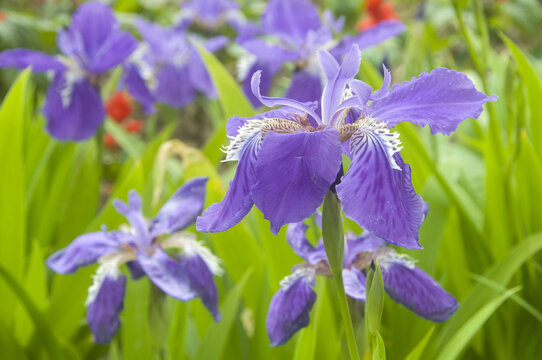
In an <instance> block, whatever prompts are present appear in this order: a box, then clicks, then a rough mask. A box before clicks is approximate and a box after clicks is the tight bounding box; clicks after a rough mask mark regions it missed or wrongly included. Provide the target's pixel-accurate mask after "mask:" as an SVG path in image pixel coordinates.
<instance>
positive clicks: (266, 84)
mask: <svg viewBox="0 0 542 360" xmlns="http://www.w3.org/2000/svg"><path fill="white" fill-rule="evenodd" d="M256 71H261V74H262V76H261V78H260V85H259V86H260V91H261V92H262V93H263V94H267V93H269V90H270V89H271V85H272V84H273V73H272V72H271V70H270V67H269V66H268V65H267V64H266V63H264V62H261V61H256V62H254V64H252V66H251V67H250V68H249V69H248V71H247V75H246V77H245V78H244V80H243V84H242V87H243V93H244V94H245V96H246V97H247V99H248V101H250V103H251V104H252V106H253V107H254V108H258V107H260V106H261V104H262V103H261V102H260V100H259V99H258V98H257V97H256V96H254V94H253V93H252V74H254V73H255V72H256Z"/></svg>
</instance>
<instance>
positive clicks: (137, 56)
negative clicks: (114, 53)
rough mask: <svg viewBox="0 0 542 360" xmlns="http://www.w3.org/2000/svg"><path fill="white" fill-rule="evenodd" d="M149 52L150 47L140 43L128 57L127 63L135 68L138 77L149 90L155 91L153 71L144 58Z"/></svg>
mask: <svg viewBox="0 0 542 360" xmlns="http://www.w3.org/2000/svg"><path fill="white" fill-rule="evenodd" d="M149 52H150V47H149V45H147V44H146V43H141V44H140V45H139V46H138V47H137V49H136V50H135V51H134V52H133V53H132V55H130V57H129V59H128V62H129V63H131V64H133V65H134V66H135V67H136V68H137V72H138V73H139V76H141V78H142V79H143V81H144V82H145V84H146V85H147V86H148V87H149V89H151V90H155V89H156V86H157V84H158V83H157V81H156V77H155V74H154V70H153V68H152V66H151V65H150V64H149V62H148V61H146V60H145V56H147V54H148V53H149Z"/></svg>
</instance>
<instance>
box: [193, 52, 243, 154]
mask: <svg viewBox="0 0 542 360" xmlns="http://www.w3.org/2000/svg"><path fill="white" fill-rule="evenodd" d="M194 44H195V46H196V47H197V49H198V51H199V53H200V55H201V57H202V59H203V62H204V63H205V66H206V67H207V70H208V71H209V74H210V75H211V79H213V83H214V85H215V87H216V89H217V92H218V99H219V100H220V105H221V106H222V110H223V111H224V117H225V119H224V120H225V121H224V125H223V126H222V128H220V129H217V130H216V131H215V134H214V136H213V137H212V138H211V140H209V142H208V143H207V144H206V146H205V148H204V149H203V152H204V153H205V155H206V156H207V158H208V159H209V160H210V161H211V162H212V163H213V164H218V162H219V161H220V159H221V157H222V154H221V152H220V151H219V149H220V148H221V146H222V145H224V143H225V142H226V140H227V137H226V120H227V119H229V118H231V117H232V116H234V115H238V116H253V115H254V109H253V108H252V106H251V105H250V103H249V102H248V100H247V98H246V97H245V95H244V94H243V92H242V91H241V88H240V87H239V85H238V84H237V82H236V81H235V79H234V78H233V77H232V76H231V74H230V73H229V72H228V70H227V69H226V68H225V67H224V65H222V63H221V62H220V61H219V60H218V59H217V58H216V57H215V56H214V55H213V54H212V53H210V52H208V51H207V50H205V49H204V48H203V46H201V45H200V44H199V43H197V42H194Z"/></svg>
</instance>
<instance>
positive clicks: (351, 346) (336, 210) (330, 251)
mask: <svg viewBox="0 0 542 360" xmlns="http://www.w3.org/2000/svg"><path fill="white" fill-rule="evenodd" d="M322 237H323V240H324V247H325V249H326V254H327V258H328V262H329V268H330V270H331V274H332V275H333V279H334V281H335V284H336V286H337V294H338V297H339V307H340V312H341V317H342V319H343V323H344V329H345V333H346V342H347V343H348V353H349V354H350V359H351V360H354V359H356V360H357V359H359V353H358V347H357V344H356V336H355V334H354V326H353V325H352V318H351V317H350V310H349V308H348V301H347V299H346V293H345V291H344V281H343V274H342V272H343V256H344V233H343V224H342V218H341V205H340V202H339V199H338V198H337V195H335V194H334V193H333V192H331V191H328V192H327V194H326V196H325V198H324V207H323V212H322Z"/></svg>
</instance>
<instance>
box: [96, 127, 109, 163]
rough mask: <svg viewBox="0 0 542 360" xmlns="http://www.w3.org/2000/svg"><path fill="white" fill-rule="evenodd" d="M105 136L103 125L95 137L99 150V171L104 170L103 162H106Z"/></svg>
mask: <svg viewBox="0 0 542 360" xmlns="http://www.w3.org/2000/svg"><path fill="white" fill-rule="evenodd" d="M106 121H107V120H106ZM104 134H105V130H104V125H101V126H100V127H99V128H98V131H96V135H95V137H94V138H95V139H96V147H97V148H98V156H97V162H98V169H102V167H103V161H104Z"/></svg>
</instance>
